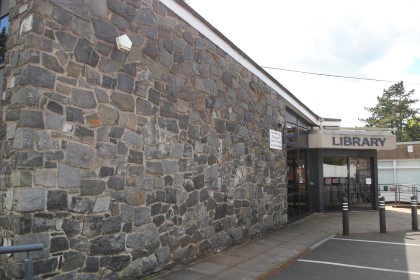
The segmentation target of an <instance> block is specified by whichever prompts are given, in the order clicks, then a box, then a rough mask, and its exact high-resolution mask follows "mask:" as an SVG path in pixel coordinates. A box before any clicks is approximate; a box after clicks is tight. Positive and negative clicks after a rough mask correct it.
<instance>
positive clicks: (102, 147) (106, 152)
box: [96, 143, 117, 158]
mask: <svg viewBox="0 0 420 280" xmlns="http://www.w3.org/2000/svg"><path fill="white" fill-rule="evenodd" d="M96 151H97V155H99V156H101V157H102V158H115V154H116V152H117V147H116V146H115V145H112V144H106V143H98V144H96Z"/></svg>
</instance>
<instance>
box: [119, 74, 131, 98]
mask: <svg viewBox="0 0 420 280" xmlns="http://www.w3.org/2000/svg"><path fill="white" fill-rule="evenodd" d="M117 88H118V89H119V90H121V91H123V92H126V93H130V94H131V93H133V89H134V78H133V77H131V76H129V75H126V74H122V73H120V74H118V86H117Z"/></svg>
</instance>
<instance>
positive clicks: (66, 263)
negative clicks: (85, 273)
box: [61, 251, 86, 271]
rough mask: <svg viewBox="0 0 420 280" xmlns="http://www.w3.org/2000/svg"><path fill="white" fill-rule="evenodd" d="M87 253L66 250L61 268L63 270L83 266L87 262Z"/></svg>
mask: <svg viewBox="0 0 420 280" xmlns="http://www.w3.org/2000/svg"><path fill="white" fill-rule="evenodd" d="M85 259H86V257H85V255H84V254H82V253H80V252H72V251H69V252H64V254H63V264H62V267H61V269H62V270H63V271H72V270H75V269H78V268H80V267H83V266H84V264H85Z"/></svg>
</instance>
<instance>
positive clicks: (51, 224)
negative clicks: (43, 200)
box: [32, 213, 55, 233]
mask: <svg viewBox="0 0 420 280" xmlns="http://www.w3.org/2000/svg"><path fill="white" fill-rule="evenodd" d="M54 229H55V219H54V216H53V215H52V214H48V213H37V214H35V215H34V217H33V229H32V231H33V232H34V233H36V232H48V231H52V230H54Z"/></svg>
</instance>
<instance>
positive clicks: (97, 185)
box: [80, 180, 105, 195]
mask: <svg viewBox="0 0 420 280" xmlns="http://www.w3.org/2000/svg"><path fill="white" fill-rule="evenodd" d="M80 187H81V194H82V195H99V194H101V193H103V191H104V190H105V182H104V181H101V180H82V181H81V185H80Z"/></svg>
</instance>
